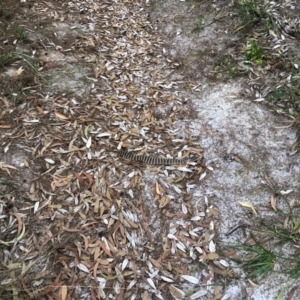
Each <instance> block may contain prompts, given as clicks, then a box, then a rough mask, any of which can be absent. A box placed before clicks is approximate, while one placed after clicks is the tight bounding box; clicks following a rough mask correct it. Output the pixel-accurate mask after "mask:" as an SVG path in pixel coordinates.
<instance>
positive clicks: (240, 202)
mask: <svg viewBox="0 0 300 300" xmlns="http://www.w3.org/2000/svg"><path fill="white" fill-rule="evenodd" d="M237 202H238V203H239V204H240V205H241V206H244V207H248V208H251V209H252V211H253V212H254V213H255V214H256V215H257V212H256V210H255V208H254V206H253V204H251V203H247V202H243V201H237Z"/></svg>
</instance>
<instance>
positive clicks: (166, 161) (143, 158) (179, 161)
mask: <svg viewBox="0 0 300 300" xmlns="http://www.w3.org/2000/svg"><path fill="white" fill-rule="evenodd" d="M118 156H119V157H121V158H125V159H128V160H131V161H135V162H139V163H144V164H148V165H184V164H186V162H187V161H189V160H193V161H195V160H196V159H195V158H194V157H193V158H189V157H184V158H162V157H158V156H148V155H135V154H133V153H132V152H127V151H122V150H120V151H118Z"/></svg>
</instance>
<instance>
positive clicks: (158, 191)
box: [155, 180, 161, 195]
mask: <svg viewBox="0 0 300 300" xmlns="http://www.w3.org/2000/svg"><path fill="white" fill-rule="evenodd" d="M155 191H156V193H157V194H158V195H161V193H160V190H159V184H158V182H157V180H156V181H155Z"/></svg>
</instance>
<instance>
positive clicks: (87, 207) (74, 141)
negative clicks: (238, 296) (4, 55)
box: [1, 1, 218, 299]
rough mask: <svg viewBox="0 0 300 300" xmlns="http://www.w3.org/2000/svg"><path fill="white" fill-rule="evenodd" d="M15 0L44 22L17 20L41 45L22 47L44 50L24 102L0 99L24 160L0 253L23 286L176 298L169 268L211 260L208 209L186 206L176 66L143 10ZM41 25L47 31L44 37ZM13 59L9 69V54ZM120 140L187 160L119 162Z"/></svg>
mask: <svg viewBox="0 0 300 300" xmlns="http://www.w3.org/2000/svg"><path fill="white" fill-rule="evenodd" d="M23 9H24V12H25V13H26V15H27V18H28V19H30V16H33V15H34V14H39V15H40V17H41V19H40V22H45V24H47V26H48V27H47V28H46V29H45V31H44V32H46V34H45V37H44V38H43V36H41V35H40V33H39V30H36V31H34V30H30V29H29V26H30V24H28V25H27V26H28V37H29V39H30V40H32V41H34V42H36V43H39V44H40V45H42V47H38V48H37V50H35V51H34V52H32V53H31V54H32V55H33V56H34V57H36V58H37V59H40V60H41V61H42V62H43V66H42V67H41V68H40V69H39V71H40V72H42V73H43V76H45V78H47V80H48V81H49V83H50V86H49V90H48V91H47V90H46V89H43V88H37V89H33V88H31V90H30V91H31V93H32V99H31V100H30V101H28V102H24V103H22V104H21V105H19V106H16V107H14V108H13V107H12V105H11V104H9V107H7V108H6V109H5V111H4V114H3V115H5V114H6V115H9V114H11V112H12V110H13V111H14V119H11V120H10V121H9V122H12V123H11V124H10V123H8V124H4V125H2V127H1V142H2V144H1V147H2V148H4V149H6V151H4V152H5V153H6V152H8V153H9V152H10V153H13V152H14V157H17V156H20V158H22V163H20V167H21V168H25V167H26V168H27V169H29V170H30V171H31V172H32V175H31V176H30V177H29V178H28V179H27V180H28V181H27V185H29V186H28V189H27V190H26V189H25V191H24V196H23V198H22V199H24V201H22V202H20V201H18V205H17V206H15V207H14V208H13V210H12V211H14V213H13V215H14V216H15V218H16V220H18V222H15V221H13V219H12V218H11V217H10V216H9V215H6V212H5V210H3V209H2V210H1V219H2V220H3V221H4V222H3V223H2V226H1V232H2V235H1V243H2V244H4V245H7V244H9V243H11V242H12V241H13V242H14V246H13V247H12V248H11V249H10V250H9V251H8V250H5V253H6V254H5V258H4V264H7V263H8V262H9V261H10V260H12V261H14V260H15V259H16V258H17V257H23V259H22V270H23V271H21V269H20V270H18V268H16V270H15V271H14V272H16V274H17V273H18V271H19V272H21V273H20V274H21V275H20V276H21V278H22V279H21V284H22V287H23V290H24V291H25V293H26V294H27V296H28V297H42V296H45V295H50V294H51V296H52V297H58V295H62V296H63V297H64V298H66V299H67V298H68V297H72V298H75V299H79V298H80V299H82V298H87V299H96V298H102V299H106V298H108V297H109V298H114V299H139V297H140V296H139V295H142V294H143V293H146V292H147V293H148V295H155V296H156V297H157V298H159V299H166V298H168V297H171V294H172V295H174V297H178V295H181V296H180V297H182V296H185V295H186V294H187V291H188V289H187V288H188V286H186V288H184V283H183V282H182V280H185V281H187V282H189V283H190V284H192V285H195V286H197V285H199V283H200V282H201V280H202V279H203V278H204V277H205V276H207V274H208V273H209V272H210V271H209V269H208V268H203V267H201V268H196V269H195V268H194V265H195V264H197V265H199V266H200V265H201V266H204V265H205V264H206V261H207V260H208V259H210V260H211V259H213V260H214V259H218V257H217V256H216V257H214V258H212V257H210V258H209V257H208V256H209V254H212V253H211V251H214V250H215V248H214V246H213V245H214V244H213V243H212V239H213V237H214V235H215V228H216V226H211V224H212V223H213V222H216V220H217V218H216V217H217V210H216V208H214V209H215V211H216V214H211V215H210V216H207V215H206V213H205V211H202V208H197V210H196V211H195V210H194V208H193V205H194V204H193V202H194V200H195V199H194V197H193V194H192V190H193V188H192V186H193V185H195V184H197V183H198V182H199V180H204V177H205V176H206V174H207V172H208V170H206V166H205V164H204V163H203V162H202V161H201V157H202V152H203V150H202V149H201V147H200V146H199V145H198V143H196V142H195V141H196V139H197V136H194V135H193V134H192V133H191V132H188V131H185V130H183V129H184V128H179V127H177V125H176V121H177V120H178V119H179V118H180V117H183V116H185V115H186V114H187V110H186V109H185V106H184V102H185V100H184V99H182V97H181V96H180V92H179V90H178V83H177V82H176V81H170V78H169V77H168V74H169V73H170V72H173V70H174V68H175V67H176V66H175V65H174V64H173V63H172V61H170V60H169V59H168V58H167V57H166V56H165V55H164V53H163V51H162V45H163V41H162V40H161V38H160V36H159V35H158V34H156V33H155V31H154V30H153V26H152V23H151V21H150V19H149V17H148V13H147V11H146V10H145V8H144V6H143V5H142V4H139V3H131V2H130V1H125V2H118V1H113V2H111V1H107V2H106V1H103V2H101V3H98V2H93V1H87V2H81V1H80V2H79V1H68V2H65V3H54V2H53V3H50V2H49V3H46V2H38V3H34V4H33V5H32V6H31V5H26V4H24V7H23ZM71 15H72V18H69V16H71ZM71 23H72V24H74V27H72V26H71V25H70V24H71ZM49 27H50V28H51V30H54V29H55V32H54V37H53V38H47V37H46V36H47V32H50V29H49ZM67 28H69V29H67ZM70 30H74V31H76V30H78V32H77V33H72V32H71V31H70ZM70 32H71V33H70ZM57 51H58V52H57ZM73 58H75V59H76V60H74V59H73ZM20 64H21V66H20ZM16 70H22V72H21V71H20V72H18V76H21V75H22V73H23V69H22V61H18V62H17V63H16ZM5 74H6V75H7V74H10V73H7V72H6V73H5ZM5 74H4V76H5ZM13 74H15V73H13ZM77 74H78V76H77ZM7 76H9V75H7ZM72 76H73V77H74V78H75V79H70V78H72ZM13 77H16V76H13ZM76 77H77V78H76ZM69 79H70V80H69ZM68 80H69V82H68ZM74 80H75V82H76V84H77V85H76V84H74V82H73V81H74ZM83 91H84V96H83ZM7 120H9V118H8V119H7ZM9 126H12V127H11V128H10V127H9ZM18 145H20V147H18ZM120 146H121V147H120ZM121 148H123V149H127V150H132V151H134V153H136V154H138V155H140V154H141V155H143V154H145V153H146V154H150V155H151V154H158V155H162V156H164V157H174V158H177V157H178V158H180V157H186V156H188V155H190V154H191V155H195V156H198V157H199V160H198V162H197V163H191V164H187V165H186V166H167V167H165V166H147V165H146V164H139V163H134V162H130V161H125V162H124V161H123V160H122V159H120V158H119V157H118V156H117V149H121ZM6 159H7V160H9V158H8V157H5V156H4V157H3V158H2V160H3V162H1V170H3V171H5V172H7V173H8V174H10V173H11V172H12V170H15V169H17V168H16V167H14V166H13V165H10V164H7V163H6V162H5V160H6ZM203 174H204V175H203ZM15 178H16V177H15ZM199 178H200V179H199ZM16 184H18V182H16ZM14 197H15V196H13V195H9V196H6V198H5V199H9V198H12V199H14ZM25 199H26V200H25ZM1 207H2V208H4V206H3V205H2V206H1ZM210 208H211V209H212V208H213V206H212V205H211V206H210ZM198 209H199V210H200V211H198ZM25 224H26V227H25ZM16 226H17V231H16ZM21 228H23V231H22V232H21ZM10 236H11V238H9V237H10ZM14 237H15V238H14ZM170 237H172V238H170ZM24 253H26V254H25V255H24ZM203 253H206V255H208V256H207V257H206V256H205V255H204V256H203V255H202V258H200V254H203ZM202 269H203V271H202ZM196 270H198V271H196ZM204 270H206V271H204ZM25 273H26V276H24V275H25ZM196 273H197V274H196ZM195 275H197V277H195ZM2 284H3V285H5V284H6V282H4V281H2ZM6 288H7V290H8V291H9V289H10V286H9V285H8V286H6ZM197 293H199V292H197ZM202 293H203V292H202ZM196 295H198V294H196ZM203 295H204V294H203ZM149 297H150V296H149ZM194 297H196V296H194Z"/></svg>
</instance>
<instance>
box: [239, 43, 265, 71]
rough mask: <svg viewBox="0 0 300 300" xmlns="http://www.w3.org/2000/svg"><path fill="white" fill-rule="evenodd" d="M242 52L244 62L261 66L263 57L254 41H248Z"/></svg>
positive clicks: (260, 49) (261, 51)
mask: <svg viewBox="0 0 300 300" xmlns="http://www.w3.org/2000/svg"><path fill="white" fill-rule="evenodd" d="M242 52H243V54H244V56H245V62H253V63H255V64H257V65H261V64H262V62H263V57H264V55H263V49H262V48H261V47H259V46H258V45H257V43H256V42H255V41H254V40H248V41H247V45H246V46H245V47H244V49H243V50H242Z"/></svg>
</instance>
